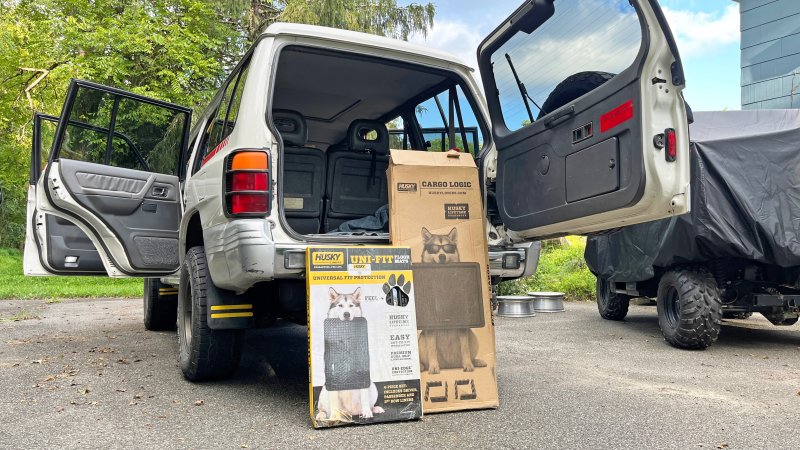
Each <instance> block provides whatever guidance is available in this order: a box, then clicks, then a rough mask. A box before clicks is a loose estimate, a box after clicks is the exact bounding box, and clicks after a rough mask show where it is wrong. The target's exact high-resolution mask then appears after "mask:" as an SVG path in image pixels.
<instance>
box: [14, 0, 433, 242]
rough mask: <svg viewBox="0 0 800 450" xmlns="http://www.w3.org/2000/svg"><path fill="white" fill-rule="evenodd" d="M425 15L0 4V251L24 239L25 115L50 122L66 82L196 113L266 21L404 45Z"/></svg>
mask: <svg viewBox="0 0 800 450" xmlns="http://www.w3.org/2000/svg"><path fill="white" fill-rule="evenodd" d="M434 13H435V9H434V6H433V5H432V4H424V5H420V4H411V5H408V6H403V7H401V6H397V2H396V1H394V0H360V1H355V0H275V1H271V0H230V1H228V2H212V1H209V0H93V1H91V2H87V1H85V0H0V136H3V139H0V186H2V189H3V191H4V194H5V201H4V202H3V204H2V205H0V247H3V246H13V247H19V246H21V245H22V241H23V237H24V234H25V224H24V216H25V204H26V202H25V192H26V185H27V178H28V177H27V175H28V166H29V160H30V147H31V123H32V115H33V112H34V111H39V112H45V113H49V114H53V115H58V114H59V112H60V109H61V105H62V103H63V100H64V94H65V92H66V87H67V84H68V82H69V79H70V78H81V79H87V80H91V81H95V82H97V83H100V84H106V85H110V86H115V87H118V88H121V89H125V90H129V91H133V92H136V93H138V94H142V95H147V96H150V97H155V98H159V99H162V100H167V101H170V102H173V103H178V104H182V105H186V106H189V107H195V108H200V107H202V106H204V105H205V104H206V103H207V102H208V100H209V99H210V97H211V96H213V94H214V92H215V91H216V89H217V88H218V86H219V85H220V84H221V82H222V81H223V80H224V79H225V77H226V76H227V74H228V73H229V71H230V69H231V68H232V66H233V65H235V64H236V62H237V61H238V60H239V59H240V58H241V57H242V55H243V54H244V53H245V51H246V50H247V48H248V46H249V45H250V43H251V42H252V41H253V40H254V39H255V37H257V36H258V34H259V33H260V32H261V31H263V29H264V28H265V27H266V26H267V25H269V24H270V23H273V22H276V21H289V22H299V23H308V24H315V25H327V26H333V27H338V28H347V29H351V30H356V31H365V32H369V33H374V34H379V35H383V36H390V37H397V38H402V39H406V38H408V36H409V35H410V34H413V33H422V34H425V33H426V32H427V30H428V29H429V28H430V27H431V26H432V25H433V16H434Z"/></svg>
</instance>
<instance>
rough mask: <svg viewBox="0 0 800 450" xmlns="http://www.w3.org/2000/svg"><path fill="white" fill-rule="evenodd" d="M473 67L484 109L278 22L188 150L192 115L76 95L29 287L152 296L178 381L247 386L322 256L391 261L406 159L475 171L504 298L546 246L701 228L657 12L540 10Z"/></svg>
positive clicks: (417, 49) (413, 60) (44, 131)
mask: <svg viewBox="0 0 800 450" xmlns="http://www.w3.org/2000/svg"><path fill="white" fill-rule="evenodd" d="M478 63H479V67H480V74H481V78H482V83H483V90H482V91H481V88H480V87H479V86H478V84H477V83H476V80H475V79H474V78H473V76H472V72H473V71H472V69H470V68H469V67H468V66H466V65H465V64H464V63H462V62H460V61H459V60H457V59H456V58H453V57H452V56H451V55H448V54H445V53H442V52H439V51H434V50H431V49H429V48H425V47H421V46H418V45H413V44H410V43H407V42H401V41H396V40H391V39H386V38H382V37H377V36H372V35H367V34H361V33H354V32H348V31H342V30H335V29H328V28H321V27H314V26H306V25H291V24H275V25H272V26H270V27H269V28H268V29H267V30H266V31H265V32H264V33H263V34H262V35H261V36H260V38H259V39H258V40H257V41H256V42H255V43H254V44H253V46H252V48H251V49H250V51H249V52H248V53H247V55H245V57H244V58H243V59H242V61H241V62H240V63H239V64H238V65H237V67H236V68H235V69H234V70H233V73H232V74H231V75H230V77H229V78H228V79H227V81H226V82H225V83H224V84H223V86H222V87H221V88H220V90H219V92H218V93H217V95H216V96H215V97H214V99H213V100H212V101H211V104H210V105H209V106H208V108H207V109H206V110H205V112H204V113H203V114H202V115H201V116H200V117H199V118H197V119H196V120H194V124H195V125H194V127H193V128H191V130H190V125H191V123H192V119H191V110H190V109H187V108H183V107H180V106H175V105H172V104H168V103H165V102H161V101H157V100H153V99H149V98H145V97H142V96H139V95H135V94H131V93H129V92H125V91H121V90H118V89H114V88H109V87H105V86H100V85H96V84H93V83H89V82H84V81H73V82H72V83H71V84H70V87H69V92H68V94H67V99H66V101H65V103H64V107H63V110H62V113H61V117H60V118H55V117H49V116H44V115H37V120H36V121H35V133H34V152H33V157H32V167H31V184H30V189H29V196H28V223H27V238H26V248H25V261H24V265H25V273H26V274H29V275H45V274H51V275H77V274H84V275H85V274H97V275H106V274H107V275H108V276H112V277H124V276H137V277H148V278H147V280H146V281H145V287H146V292H145V302H144V303H145V324H146V326H147V328H149V329H165V328H170V327H174V325H175V323H176V320H177V324H178V335H179V340H180V358H179V359H180V365H181V368H182V370H183V373H184V375H185V376H186V377H187V378H188V379H190V380H206V379H213V378H221V377H225V376H228V375H230V374H231V373H233V371H235V370H236V366H237V363H238V360H239V355H240V353H241V347H242V333H243V330H244V329H247V328H251V327H254V326H257V325H260V324H262V323H265V322H266V323H269V322H271V321H273V320H274V319H276V318H284V319H289V320H293V321H296V322H299V323H304V322H305V318H306V301H305V283H304V279H303V277H304V271H305V259H304V255H305V251H306V248H307V247H308V246H309V245H315V244H325V245H359V244H388V243H389V236H388V233H387V232H386V231H387V230H388V227H387V220H388V216H387V214H386V208H385V205H386V204H387V203H388V200H387V190H388V189H387V184H386V177H385V175H384V174H385V171H386V167H387V165H388V151H389V149H390V148H395V149H406V150H408V151H442V150H447V149H451V148H458V149H460V150H461V151H463V152H469V153H470V154H472V155H473V156H474V157H475V159H476V162H477V165H478V167H479V170H480V172H481V174H482V181H483V186H482V187H483V191H484V200H485V202H484V205H485V211H484V213H485V216H486V230H487V233H488V235H487V238H488V241H489V248H488V249H487V251H488V252H489V255H490V260H491V264H490V266H491V267H490V269H491V276H492V281H493V283H497V282H499V281H500V280H502V279H509V278H516V277H520V276H525V275H530V274H531V273H533V271H534V270H535V267H536V264H537V261H538V245H533V243H535V242H536V241H537V240H539V239H541V238H544V237H551V236H557V235H564V234H586V233H593V232H598V231H601V230H606V229H610V228H615V227H620V226H624V225H629V224H633V223H639V222H645V221H650V220H655V219H659V218H663V217H667V216H670V215H675V214H682V213H684V212H686V211H687V210H688V208H689V203H688V189H689V160H688V125H687V111H686V107H685V104H684V101H683V98H682V90H683V87H684V77H683V71H682V66H681V62H680V57H679V56H678V52H677V48H676V47H675V43H674V41H673V39H672V36H671V34H670V31H669V29H668V26H667V23H666V21H665V19H664V16H663V14H662V12H661V9H660V8H659V6H658V3H657V2H656V1H655V0H636V1H632V2H628V1H627V0H614V1H602V2H594V1H592V2H587V1H579V0H558V1H556V2H554V1H553V0H536V1H529V2H526V3H525V4H524V5H522V6H521V7H520V8H519V9H518V10H517V11H515V12H514V13H513V14H512V16H511V17H510V18H509V19H507V20H506V21H504V22H503V23H502V24H501V25H500V26H499V27H498V28H497V29H496V30H495V31H494V32H493V33H491V34H490V35H489V36H488V37H487V38H486V39H485V40H484V41H483V43H482V44H481V45H480V47H479V49H478ZM598 69H602V71H600V70H598ZM614 74H616V75H614ZM483 93H486V95H485V99H484V95H483ZM49 141H52V144H51V145H44V146H43V145H42V144H43V142H44V143H48V142H49ZM45 147H46V148H50V152H49V156H48V157H47V158H43V157H42V152H41V149H42V148H45ZM40 173H41V176H40Z"/></svg>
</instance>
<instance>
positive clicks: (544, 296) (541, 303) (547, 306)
mask: <svg viewBox="0 0 800 450" xmlns="http://www.w3.org/2000/svg"><path fill="white" fill-rule="evenodd" d="M528 295H530V296H531V297H532V298H533V302H532V303H533V309H534V310H535V311H536V312H544V313H554V312H564V293H563V292H528Z"/></svg>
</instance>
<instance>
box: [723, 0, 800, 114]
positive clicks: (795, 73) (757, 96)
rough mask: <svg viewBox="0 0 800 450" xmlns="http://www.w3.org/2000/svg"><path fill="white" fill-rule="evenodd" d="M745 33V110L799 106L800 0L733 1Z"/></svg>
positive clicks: (743, 41) (743, 97) (743, 70)
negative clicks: (737, 4) (736, 4)
mask: <svg viewBox="0 0 800 450" xmlns="http://www.w3.org/2000/svg"><path fill="white" fill-rule="evenodd" d="M734 1H736V2H737V3H739V12H740V29H741V32H742V40H741V46H742V109H776V108H777V109H783V108H800V0H734Z"/></svg>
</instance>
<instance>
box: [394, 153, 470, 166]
mask: <svg viewBox="0 0 800 450" xmlns="http://www.w3.org/2000/svg"><path fill="white" fill-rule="evenodd" d="M389 153H390V162H391V164H392V165H395V166H434V167H441V166H449V167H476V166H475V160H474V159H473V158H472V155H470V154H469V153H460V152H457V151H455V150H450V151H447V152H422V151H417V150H390V151H389Z"/></svg>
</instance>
